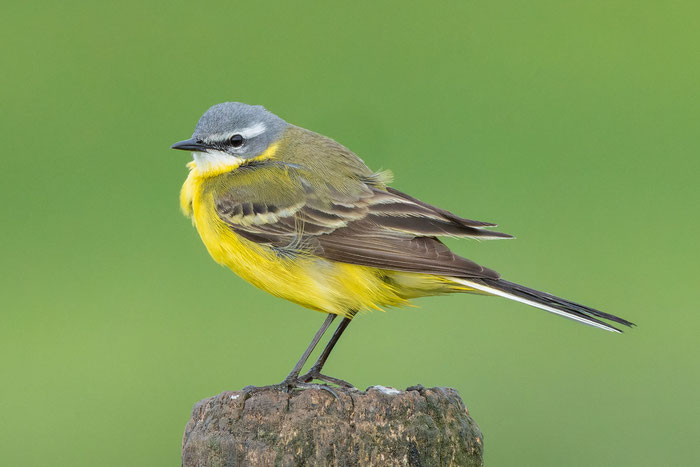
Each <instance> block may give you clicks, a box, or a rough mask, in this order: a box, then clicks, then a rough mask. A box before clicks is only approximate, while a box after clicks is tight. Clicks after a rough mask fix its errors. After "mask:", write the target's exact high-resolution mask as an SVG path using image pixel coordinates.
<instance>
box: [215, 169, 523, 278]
mask: <svg viewBox="0 0 700 467" xmlns="http://www.w3.org/2000/svg"><path fill="white" fill-rule="evenodd" d="M255 171H256V174H255V177H248V179H249V180H248V181H246V180H245V179H244V178H239V179H237V180H233V181H232V185H233V186H235V187H236V188H234V189H230V190H227V191H225V192H223V193H221V194H219V195H217V196H216V209H217V213H218V215H219V216H220V217H221V219H223V220H224V221H225V222H226V223H227V224H228V225H229V226H230V228H231V229H232V230H233V231H234V232H236V233H237V234H239V235H241V236H242V237H244V238H247V239H248V240H251V241H254V242H256V243H260V244H264V245H268V246H269V247H271V248H273V249H275V250H276V251H278V252H279V253H280V254H284V255H294V254H302V253H310V254H313V255H317V256H320V257H323V258H327V259H329V260H333V261H338V262H344V263H351V264H358V265H363V266H372V267H377V268H382V269H390V270H397V271H408V272H416V273H425V274H438V275H451V276H456V277H472V278H473V277H491V278H497V277H499V275H498V273H496V272H495V271H493V270H490V269H487V268H484V267H482V266H479V265H478V264H476V263H474V262H473V261H470V260H468V259H466V258H462V257H460V256H457V255H455V254H454V253H452V252H451V251H450V249H449V248H447V246H445V245H444V244H443V243H442V242H440V240H438V239H437V238H436V237H437V236H453V237H473V238H511V236H510V235H507V234H504V233H500V232H494V231H489V230H486V229H485V227H490V226H493V225H494V224H490V223H487V222H480V221H474V220H470V219H463V218H461V217H458V216H456V215H454V214H452V213H450V212H448V211H445V210H443V209H439V208H437V207H434V206H431V205H429V204H427V203H423V202H422V201H419V200H417V199H415V198H412V197H410V196H408V195H406V194H404V193H401V192H399V191H397V190H394V189H391V188H388V189H387V188H384V187H383V186H381V185H379V184H376V183H374V182H373V181H372V180H371V179H367V180H358V179H354V180H345V181H344V182H343V186H341V187H338V186H331V185H330V184H328V183H327V182H325V181H323V180H319V179H317V178H314V177H313V175H312V174H309V173H305V172H304V171H303V170H300V169H297V168H289V167H287V168H285V169H284V170H280V169H279V168H277V169H276V168H275V167H267V168H266V167H258V168H256V169H255ZM261 171H266V172H269V173H266V172H261ZM246 183H248V184H247V185H246ZM232 185H228V186H232ZM278 185H279V186H278ZM256 186H259V187H260V188H256ZM280 193H283V194H284V196H280ZM273 198H274V199H273Z"/></svg>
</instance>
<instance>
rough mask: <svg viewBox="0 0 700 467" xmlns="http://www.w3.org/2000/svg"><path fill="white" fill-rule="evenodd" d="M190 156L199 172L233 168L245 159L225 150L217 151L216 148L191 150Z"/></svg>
mask: <svg viewBox="0 0 700 467" xmlns="http://www.w3.org/2000/svg"><path fill="white" fill-rule="evenodd" d="M192 157H193V158H194V163H195V164H196V165H197V170H198V171H199V172H201V173H209V172H218V171H222V170H226V169H231V168H235V167H238V166H239V165H241V164H242V163H243V161H244V160H245V159H243V158H242V157H236V156H232V155H231V154H229V153H227V152H223V151H217V150H216V149H209V150H207V152H193V153H192Z"/></svg>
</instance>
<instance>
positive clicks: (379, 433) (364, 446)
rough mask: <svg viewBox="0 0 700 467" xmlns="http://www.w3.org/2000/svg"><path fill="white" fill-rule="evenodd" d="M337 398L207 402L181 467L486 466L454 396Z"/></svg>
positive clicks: (260, 396) (379, 392) (311, 395)
mask: <svg viewBox="0 0 700 467" xmlns="http://www.w3.org/2000/svg"><path fill="white" fill-rule="evenodd" d="M333 391H334V392H335V393H336V395H333V394H331V393H330V392H328V391H326V390H322V389H304V390H299V391H293V392H292V393H286V392H282V391H277V390H272V389H270V390H264V391H260V392H253V393H249V392H246V391H236V392H224V393H221V394H219V395H218V396H214V397H211V398H209V399H204V400H202V401H200V402H198V403H197V404H196V405H195V407H194V410H193V412H192V418H191V419H190V421H189V422H188V424H187V427H186V428H185V434H184V437H183V441H182V465H183V466H185V467H195V466H197V467H204V466H212V467H213V466H221V467H223V466H259V465H263V466H264V465H280V466H302V465H309V466H311V465H330V466H368V465H378V466H398V465H402V466H403V465H409V466H442V465H456V466H457V465H458V466H480V465H483V451H484V447H483V446H484V442H483V435H482V434H481V431H480V430H479V427H478V426H477V425H476V423H475V422H474V420H472V418H471V417H470V416H469V413H468V412H467V409H466V407H465V406H464V402H462V399H461V398H460V397H459V394H458V393H457V391H456V390H454V389H450V388H423V387H422V386H414V387H410V388H407V390H406V391H398V390H396V389H392V388H383V387H381V386H377V387H371V388H368V390H367V391H365V392H362V391H358V390H346V389H340V388H333ZM336 396H337V397H336Z"/></svg>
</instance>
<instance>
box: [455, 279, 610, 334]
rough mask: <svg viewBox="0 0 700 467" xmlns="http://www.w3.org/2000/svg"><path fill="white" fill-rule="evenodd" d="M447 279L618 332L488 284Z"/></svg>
mask: <svg viewBox="0 0 700 467" xmlns="http://www.w3.org/2000/svg"><path fill="white" fill-rule="evenodd" d="M449 279H450V280H453V281H455V282H457V283H459V284H462V285H464V286H466V287H469V288H472V289H476V290H480V291H482V292H486V293H488V294H491V295H497V296H499V297H503V298H507V299H509V300H515V301H516V302H520V303H524V304H526V305H530V306H534V307H535V308H539V309H541V310H544V311H548V312H550V313H554V314H555V315H559V316H563V317H564V318H569V319H572V320H574V321H578V322H579V323H583V324H587V325H589V326H593V327H596V328H600V329H605V330H606V331H611V332H618V333H619V332H620V331H618V330H617V329H615V328H612V327H610V326H607V325H605V324H600V323H596V322H595V321H588V320H587V319H585V318H582V317H580V316H576V315H572V314H569V313H567V312H565V311H562V310H557V309H556V308H553V307H551V306H547V305H543V304H541V303H537V302H534V301H532V300H527V299H524V298H522V297H518V296H516V295H512V294H509V293H508V292H504V291H502V290H498V289H495V288H493V287H489V286H488V285H485V284H479V283H478V282H472V281H470V280H467V279H459V278H457V277H450V278H449Z"/></svg>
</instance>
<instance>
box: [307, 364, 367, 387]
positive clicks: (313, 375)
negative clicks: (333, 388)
mask: <svg viewBox="0 0 700 467" xmlns="http://www.w3.org/2000/svg"><path fill="white" fill-rule="evenodd" d="M315 379H316V380H319V381H323V382H324V383H330V384H335V385H337V386H340V387H341V388H344V389H357V388H355V386H354V385H352V384H351V383H348V382H347V381H345V380H342V379H339V378H333V377H332V376H326V375H322V374H321V372H319V371H318V370H315V369H314V368H311V370H309V372H308V373H306V374H304V375H302V376H300V377H299V381H303V382H304V383H310V382H311V381H313V380H315Z"/></svg>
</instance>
